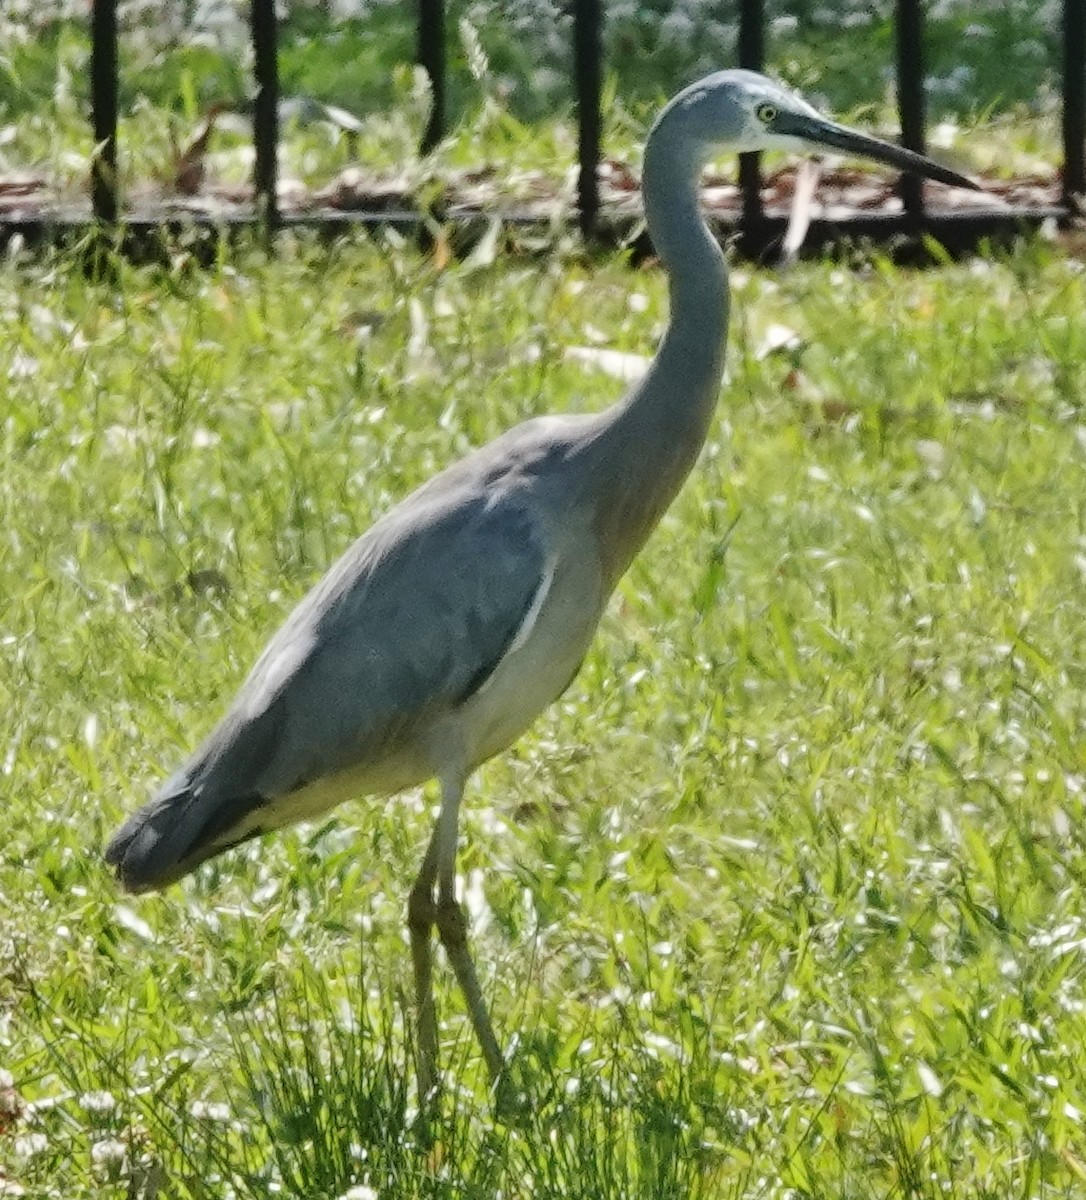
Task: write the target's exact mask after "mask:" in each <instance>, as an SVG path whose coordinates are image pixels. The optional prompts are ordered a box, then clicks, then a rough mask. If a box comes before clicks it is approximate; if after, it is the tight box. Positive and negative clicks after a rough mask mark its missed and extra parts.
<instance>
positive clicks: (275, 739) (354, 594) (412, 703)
mask: <svg viewBox="0 0 1086 1200" xmlns="http://www.w3.org/2000/svg"><path fill="white" fill-rule="evenodd" d="M548 428H549V427H544V426H543V425H542V423H539V428H538V430H534V431H533V430H532V429H528V428H527V427H522V429H521V431H520V432H519V433H518V435H517V438H516V439H514V438H511V437H510V435H506V438H505V439H500V440H499V442H497V443H493V444H492V446H491V447H488V448H487V451H486V452H485V453H483V454H477V455H475V456H472V458H470V459H468V460H464V461H463V462H462V463H460V464H457V465H456V466H455V467H453V468H451V469H449V470H448V471H446V472H443V473H442V475H440V476H437V477H435V478H434V479H433V480H431V481H430V483H428V484H426V485H424V486H423V487H422V488H420V489H419V490H418V491H417V492H415V493H413V494H412V495H411V496H410V497H408V499H407V500H405V501H404V502H402V503H401V504H400V505H398V506H397V507H396V508H394V509H393V510H392V511H391V512H390V513H389V514H388V515H387V516H385V517H384V518H383V519H382V520H380V521H378V522H377V524H376V525H374V526H373V527H372V528H371V529H370V530H369V532H368V533H366V534H364V535H363V536H362V537H361V538H360V539H359V540H358V541H357V542H355V544H354V545H353V546H352V547H351V548H350V549H349V550H348V551H347V552H346V554H344V555H343V557H342V558H340V560H339V561H338V562H337V563H336V564H335V565H334V566H333V567H332V568H331V569H330V570H329V572H328V573H327V574H326V575H325V577H324V578H323V579H322V580H321V582H320V583H319V584H318V585H317V586H316V587H315V588H314V589H313V591H311V592H310V593H309V595H308V596H306V598H305V599H304V600H303V601H302V602H301V604H299V605H298V607H297V608H296V609H295V610H294V612H293V613H292V614H291V615H290V617H289V618H288V619H287V621H286V623H285V624H284V625H283V627H282V628H281V629H280V630H279V632H278V633H277V634H276V635H275V636H274V637H273V638H272V640H271V641H270V642H269V644H268V646H267V648H266V649H265V651H264V653H263V654H262V655H261V657H260V658H259V660H258V661H257V663H256V665H255V666H254V667H253V670H252V671H251V673H250V675H249V677H248V679H247V680H246V681H245V683H244V684H243V685H242V687H241V689H240V691H239V692H238V695H237V697H236V698H235V700H234V703H233V704H232V705H231V707H230V709H229V711H228V712H227V713H226V715H225V716H224V717H223V719H222V720H221V721H220V722H219V724H218V725H217V726H216V728H215V729H214V730H213V731H212V732H211V734H210V736H209V737H208V738H207V740H206V741H205V742H204V744H203V745H202V746H201V747H200V749H199V750H197V751H196V753H195V754H194V755H193V756H192V757H191V758H190V759H189V761H188V762H187V763H186V764H185V765H184V766H183V767H182V768H181V770H180V771H178V772H177V773H176V774H175V775H174V776H173V777H172V778H171V779H169V780H168V781H167V782H166V784H165V785H164V786H163V787H162V789H161V790H160V791H159V793H158V795H157V796H156V797H155V799H154V800H152V801H151V802H150V803H149V804H147V805H145V806H144V808H142V809H141V810H140V811H139V812H137V813H135V814H134V815H133V816H132V817H130V818H129V820H128V821H127V822H125V824H124V825H123V826H122V828H121V829H120V830H119V831H118V832H117V834H116V835H115V836H114V838H113V840H112V841H111V842H110V845H109V846H108V848H107V850H106V859H107V861H109V862H110V863H112V864H114V865H115V866H116V867H117V870H118V873H119V875H120V876H121V878H122V880H123V881H124V882H125V883H126V885H127V886H129V887H131V888H134V889H136V890H143V889H145V888H151V887H161V886H164V885H165V884H166V883H168V882H170V881H171V880H173V879H176V878H178V877H179V876H180V875H183V874H185V873H186V872H188V871H189V870H191V869H192V868H193V867H194V866H196V865H197V864H198V863H199V862H201V861H202V860H203V859H205V858H208V857H210V856H211V855H213V854H217V853H218V852H219V851H221V850H224V849H226V848H227V847H228V846H230V845H232V844H235V843H236V842H238V841H242V840H245V839H246V838H248V837H252V836H255V835H256V834H257V833H259V832H261V831H262V830H265V829H269V828H274V827H276V826H277V825H280V824H283V823H285V822H286V821H288V820H291V819H293V817H292V816H291V811H292V810H291V805H290V804H289V797H290V795H291V794H292V793H293V792H297V791H300V789H303V788H305V787H307V785H310V784H316V783H319V782H321V781H322V780H324V779H327V778H329V777H334V776H336V775H338V774H340V773H341V772H344V771H348V770H350V769H351V768H356V769H357V768H367V767H370V766H375V765H378V764H380V763H382V762H387V761H389V760H390V759H391V758H394V757H395V756H396V754H397V753H398V752H400V751H403V750H404V749H405V748H407V747H410V746H413V745H417V739H418V736H419V735H420V734H421V733H422V732H423V731H425V730H426V728H427V727H428V723H429V722H432V721H434V720H436V719H438V718H439V717H440V716H441V715H442V714H443V713H446V712H449V711H452V710H453V709H454V708H455V706H456V705H458V704H460V703H462V702H463V701H464V700H465V699H466V698H468V697H469V696H471V695H472V694H473V693H474V692H475V691H476V690H478V689H479V688H480V687H482V685H483V684H484V683H485V681H486V680H487V679H488V678H489V676H490V675H491V673H492V672H493V671H494V669H495V668H496V667H497V665H498V663H500V662H501V660H502V658H503V657H504V655H505V654H506V653H507V652H508V651H509V649H510V648H511V647H512V646H513V645H515V644H516V641H517V638H518V636H523V630H524V627H525V626H526V625H527V624H530V623H531V621H532V620H533V619H534V617H535V616H536V615H537V614H538V611H539V606H538V604H537V600H538V598H539V597H540V596H541V595H542V594H543V592H544V591H545V589H546V587H547V585H548V580H549V573H548V561H547V553H546V545H545V540H544V535H543V530H542V528H541V527H540V524H539V520H538V518H537V517H536V516H534V515H533V514H534V512H535V509H534V508H533V505H532V503H531V491H532V480H533V478H534V477H535V471H534V469H533V464H534V462H535V459H537V458H539V457H540V456H546V455H551V454H560V453H561V452H562V443H561V439H560V438H553V437H551V436H550V435H549V433H548ZM420 766H421V767H423V768H424V767H425V764H420ZM425 773H426V771H425V770H423V772H422V774H421V775H420V776H419V777H420V778H421V777H424V775H425ZM284 798H286V800H284ZM332 802H334V801H332Z"/></svg>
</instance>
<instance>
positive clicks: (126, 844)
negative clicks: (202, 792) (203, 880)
mask: <svg viewBox="0 0 1086 1200" xmlns="http://www.w3.org/2000/svg"><path fill="white" fill-rule="evenodd" d="M265 803H266V802H265V800H264V798H263V797H262V796H246V797H243V798H237V799H232V800H229V801H224V802H220V803H218V804H216V805H213V806H210V809H209V806H208V805H207V797H206V796H200V797H197V796H196V795H195V794H194V792H193V789H192V787H191V785H190V784H189V783H188V782H187V781H185V780H171V781H170V783H169V784H167V785H166V787H165V788H164V789H163V791H162V793H161V794H160V795H159V796H158V797H157V798H156V799H154V800H152V801H151V803H150V804H147V805H145V806H144V807H143V808H141V809H140V810H139V811H138V812H136V813H133V814H132V816H131V817H129V818H128V820H127V821H125V823H124V824H123V825H122V826H121V828H120V829H118V830H117V832H116V833H115V834H114V835H113V837H112V838H111V839H110V841H109V844H108V845H107V846H106V849H105V860H106V862H107V863H108V864H109V865H110V866H111V867H113V868H114V870H115V871H116V873H117V878H118V880H119V881H120V882H121V884H122V885H123V886H124V887H125V888H126V889H127V890H128V891H130V892H150V891H155V890H156V889H159V888H164V887H167V886H168V885H169V884H171V883H174V882H175V881H176V880H178V879H181V878H182V877H183V876H185V875H187V874H188V873H189V872H190V871H192V870H194V869H195V868H196V867H198V866H199V865H200V863H202V862H203V861H204V860H205V859H208V858H212V857H214V856H215V855H216V854H221V853H222V851H224V850H228V849H229V848H230V847H231V846H234V845H237V844H238V843H239V842H242V841H246V840H248V839H249V838H251V837H256V836H257V835H258V834H260V833H261V832H262V830H261V829H260V828H259V827H258V826H256V825H254V824H251V823H247V822H246V820H245V818H247V817H248V816H250V814H252V812H253V811H254V809H257V808H260V807H262V806H263V805H264V804H265ZM208 809H209V811H208ZM235 830H236V831H237V832H234V831H235Z"/></svg>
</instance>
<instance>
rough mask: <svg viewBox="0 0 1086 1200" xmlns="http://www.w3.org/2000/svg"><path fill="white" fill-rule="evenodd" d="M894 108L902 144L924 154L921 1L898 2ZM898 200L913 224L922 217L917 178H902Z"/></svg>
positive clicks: (922, 202)
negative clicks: (899, 198) (895, 100)
mask: <svg viewBox="0 0 1086 1200" xmlns="http://www.w3.org/2000/svg"><path fill="white" fill-rule="evenodd" d="M897 107H898V113H899V115H900V118H901V144H902V145H903V146H906V147H907V148H908V149H909V150H915V151H916V152H917V154H923V153H924V13H923V4H922V0H897ZM901 200H902V203H903V204H904V205H905V213H906V216H908V217H909V218H910V219H911V220H912V221H913V222H919V221H920V220H921V218H922V217H923V215H924V188H923V184H922V183H921V180H920V176H919V175H914V174H912V173H909V174H906V175H903V176H902V177H901Z"/></svg>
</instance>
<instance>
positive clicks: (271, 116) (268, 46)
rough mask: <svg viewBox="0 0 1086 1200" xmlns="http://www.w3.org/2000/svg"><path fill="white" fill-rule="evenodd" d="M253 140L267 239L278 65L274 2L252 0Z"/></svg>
mask: <svg viewBox="0 0 1086 1200" xmlns="http://www.w3.org/2000/svg"><path fill="white" fill-rule="evenodd" d="M250 17H251V24H252V36H253V74H254V76H255V77H256V102H255V104H254V106H253V141H254V144H255V149H256V163H255V167H254V178H253V187H254V190H255V192H256V206H257V212H258V214H259V215H260V217H261V219H262V220H263V223H264V228H265V231H266V232H267V234H268V235H269V236H270V235H271V234H272V233H273V232H274V230H275V228H276V226H277V225H278V224H279V197H278V179H279V62H278V54H277V50H278V30H277V28H276V21H275V0H252V8H251V10H250Z"/></svg>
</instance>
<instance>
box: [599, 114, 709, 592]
mask: <svg viewBox="0 0 1086 1200" xmlns="http://www.w3.org/2000/svg"><path fill="white" fill-rule="evenodd" d="M684 115H685V114H684V112H683V110H682V109H681V108H680V109H676V108H675V107H671V108H669V109H667V110H665V112H664V114H663V115H662V116H661V118H660V120H659V121H658V123H657V125H656V127H655V128H654V129H653V132H652V134H651V135H650V137H649V141H648V144H647V146H646V149H645V166H644V173H643V177H642V194H643V196H644V204H645V218H646V222H647V224H648V230H649V235H650V237H651V239H652V244H653V247H654V248H655V250H656V253H657V255H658V256H659V258H660V261H661V262H662V263H663V265H664V269H665V270H666V272H667V274H668V281H669V290H670V304H671V309H670V317H669V321H668V326H667V330H666V332H665V334H664V338H663V341H662V342H661V343H660V347H659V349H658V351H657V354H656V358H655V359H654V361H653V363H652V366H651V367H650V368H649V370H648V373H647V374H646V375H645V377H644V379H643V380H642V381H641V382H640V383H639V384H638V385H637V386H636V387H635V388H634V389H633V390H632V391H631V392H630V394H629V395H628V396H627V397H626V398H625V399H624V400H623V401H621V402H620V403H619V404H618V405H616V407H615V408H614V409H612V410H611V411H610V412H609V413H608V414H607V416H606V418H605V421H606V425H607V430H606V433H605V440H606V441H607V442H609V443H610V449H609V451H608V453H607V454H606V455H604V456H603V457H604V458H605V459H606V461H607V463H608V464H610V465H612V466H613V467H614V471H613V474H614V478H613V479H612V480H610V481H609V483H610V486H609V487H607V488H606V489H605V490H606V491H607V492H608V493H609V497H608V501H607V505H606V507H605V508H604V509H603V510H602V511H601V514H600V519H601V521H602V522H603V523H607V524H608V525H609V526H611V525H612V523H613V527H609V528H608V529H607V530H606V531H605V532H604V536H603V537H602V538H601V543H602V544H603V545H604V546H607V547H609V548H610V551H609V555H608V556H609V557H610V558H612V559H613V562H611V563H609V564H608V567H609V568H610V569H609V573H610V574H611V575H613V576H614V577H615V578H617V576H618V575H620V574H621V573H622V572H623V571H624V570H625V568H626V566H627V565H628V564H629V561H630V560H631V559H632V558H633V555H634V554H636V553H637V550H638V549H639V548H640V546H641V544H642V543H643V542H644V540H645V539H646V538H647V537H648V535H649V533H650V532H651V531H652V529H653V527H654V526H655V525H656V523H657V521H658V520H659V519H660V517H661V516H662V515H663V513H664V510H665V509H666V508H667V506H668V505H669V504H670V503H671V501H672V500H673V499H674V497H675V495H676V493H677V492H678V491H679V488H680V487H681V486H682V484H683V481H684V480H685V479H686V476H687V475H688V474H689V472H690V469H691V468H692V467H693V465H694V462H695V461H696V459H697V456H698V452H699V451H700V450H701V447H702V445H703V444H704V442H705V438H706V435H707V434H708V431H709V423H710V420H711V418H712V415H713V410H714V408H715V407H716V402H717V398H718V396H719V392H720V381H721V376H722V375H723V370H724V341H725V337H726V335H727V326H728V275H727V269H726V267H725V263H724V255H723V254H722V253H721V250H720V247H719V246H718V245H717V242H716V240H715V239H714V238H713V236H712V235H711V233H710V232H709V230H708V228H707V227H706V225H705V221H704V219H703V218H702V215H701V211H700V208H699V203H698V184H699V179H700V175H701V168H702V165H703V163H704V161H705V157H706V154H707V147H706V146H705V144H704V143H703V142H701V141H700V140H699V139H696V138H695V137H694V136H692V135H691V134H690V133H689V131H688V130H687V129H686V128H684V124H685V123H684V120H683V117H684ZM605 514H606V515H605ZM601 532H603V531H601Z"/></svg>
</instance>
